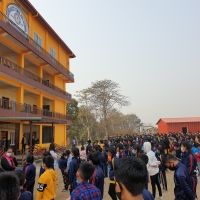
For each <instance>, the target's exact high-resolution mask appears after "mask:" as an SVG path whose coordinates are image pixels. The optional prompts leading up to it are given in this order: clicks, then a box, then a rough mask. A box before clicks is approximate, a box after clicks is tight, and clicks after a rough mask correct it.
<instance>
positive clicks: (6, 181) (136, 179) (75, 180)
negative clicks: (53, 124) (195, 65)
mask: <svg viewBox="0 0 200 200" xmlns="http://www.w3.org/2000/svg"><path fill="white" fill-rule="evenodd" d="M81 144H82V147H81V151H80V150H79V149H78V148H77V147H76V140H75V139H74V138H73V140H72V149H71V150H67V151H66V152H63V154H62V156H61V158H60V159H58V155H57V153H56V149H55V145H54V143H52V144H51V145H50V147H49V151H48V152H44V154H43V162H42V165H41V169H40V173H39V180H38V183H36V184H35V176H36V168H35V166H34V164H33V162H34V157H33V156H32V155H28V156H27V160H26V165H25V167H24V169H23V171H20V170H17V171H16V169H17V166H18V163H17V160H16V158H15V155H14V154H13V152H12V148H10V147H8V148H7V149H5V153H4V155H3V156H2V158H1V166H2V168H1V169H0V172H1V173H0V197H1V200H18V199H19V200H25V199H26V200H29V199H30V200H31V199H33V196H36V200H53V199H55V198H56V182H57V174H56V172H55V169H56V168H57V166H58V167H59V169H60V171H61V174H62V177H63V185H64V188H63V190H62V192H63V196H65V194H66V193H64V192H66V191H68V190H69V191H70V197H69V198H68V197H67V195H66V199H67V198H68V199H71V200H79V199H80V200H101V199H103V196H104V194H105V193H107V192H108V194H109V195H110V197H111V199H112V200H117V199H119V200H154V199H160V200H162V199H163V192H165V191H168V186H167V176H166V171H167V170H171V171H174V185H175V188H174V199H175V200H196V199H197V194H196V187H197V178H198V176H200V133H199V132H198V133H195V134H191V133H187V134H183V133H169V134H144V135H126V136H118V135H116V136H115V137H114V136H113V137H109V138H108V139H107V140H100V141H95V142H93V143H92V142H91V140H88V143H87V145H86V150H85V147H84V142H81ZM105 178H109V180H110V183H109V188H105V187H104V180H105ZM149 182H150V183H151V187H152V194H151V193H150V192H149V191H148V183H149ZM35 185H37V192H36V194H34V192H33V191H34V186H35ZM156 189H157V190H158V197H156V196H157V195H156Z"/></svg>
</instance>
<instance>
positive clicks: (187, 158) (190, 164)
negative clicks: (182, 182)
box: [181, 141, 197, 194]
mask: <svg viewBox="0 0 200 200" xmlns="http://www.w3.org/2000/svg"><path fill="white" fill-rule="evenodd" d="M181 151H182V154H181V162H182V163H183V164H184V165H185V166H186V168H187V170H188V174H189V176H190V182H191V185H192V190H193V192H194V193H195V194H196V187H197V174H196V169H197V160H196V156H195V155H194V154H193V153H192V152H191V145H190V144H189V142H187V141H185V142H183V143H182V144H181Z"/></svg>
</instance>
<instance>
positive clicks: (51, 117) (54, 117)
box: [0, 98, 72, 125]
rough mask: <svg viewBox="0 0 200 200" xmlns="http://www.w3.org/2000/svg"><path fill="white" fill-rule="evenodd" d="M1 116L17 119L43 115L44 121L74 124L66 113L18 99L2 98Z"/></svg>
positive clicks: (0, 104)
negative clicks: (19, 101) (45, 108)
mask: <svg viewBox="0 0 200 200" xmlns="http://www.w3.org/2000/svg"><path fill="white" fill-rule="evenodd" d="M0 117H13V118H15V117H16V119H17V118H20V117H21V118H26V117H27V118H28V117H42V121H43V123H61V124H67V125H71V124H72V118H71V117H70V116H67V115H65V114H61V113H57V112H53V111H49V110H44V109H41V108H37V107H36V106H31V105H29V104H27V103H24V104H21V103H17V102H16V101H10V100H9V101H7V100H3V99H1V98H0ZM38 123H39V122H38Z"/></svg>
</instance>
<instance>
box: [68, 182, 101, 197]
mask: <svg viewBox="0 0 200 200" xmlns="http://www.w3.org/2000/svg"><path fill="white" fill-rule="evenodd" d="M101 199H102V198H101V192H100V190H99V189H98V188H96V187H95V186H93V185H91V184H89V183H88V182H81V183H79V184H78V185H77V187H76V189H75V190H73V192H72V193H71V200H101Z"/></svg>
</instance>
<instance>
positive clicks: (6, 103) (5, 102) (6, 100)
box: [2, 97, 9, 109]
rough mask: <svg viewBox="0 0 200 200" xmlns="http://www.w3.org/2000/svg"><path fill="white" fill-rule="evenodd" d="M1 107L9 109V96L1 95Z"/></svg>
mask: <svg viewBox="0 0 200 200" xmlns="http://www.w3.org/2000/svg"><path fill="white" fill-rule="evenodd" d="M2 108H5V109H9V98H6V97H2Z"/></svg>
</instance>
